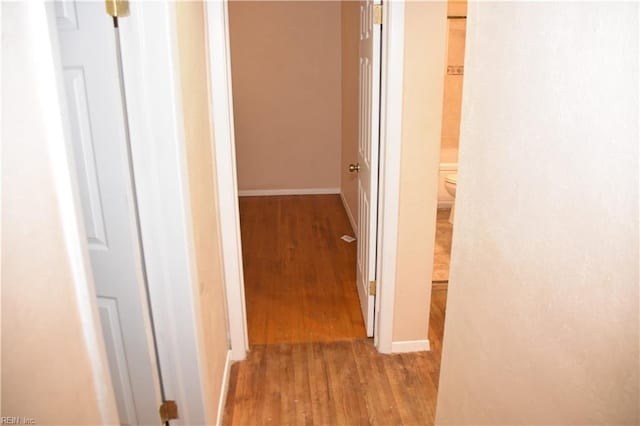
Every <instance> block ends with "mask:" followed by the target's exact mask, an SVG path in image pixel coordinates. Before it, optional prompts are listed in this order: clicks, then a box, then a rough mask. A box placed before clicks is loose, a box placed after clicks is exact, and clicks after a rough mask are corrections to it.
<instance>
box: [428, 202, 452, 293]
mask: <svg viewBox="0 0 640 426" xmlns="http://www.w3.org/2000/svg"><path fill="white" fill-rule="evenodd" d="M450 213H451V209H438V215H437V216H436V218H437V219H436V241H435V246H434V252H433V276H432V278H431V280H432V281H433V283H434V284H435V283H438V284H447V283H448V282H449V264H450V263H451V239H452V238H453V226H452V225H451V224H450V223H449V214H450Z"/></svg>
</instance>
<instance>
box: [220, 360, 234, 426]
mask: <svg viewBox="0 0 640 426" xmlns="http://www.w3.org/2000/svg"><path fill="white" fill-rule="evenodd" d="M232 362H233V361H232V360H231V351H228V352H227V359H226V361H225V362H224V372H223V373H222V383H220V398H219V399H218V415H217V416H216V425H217V426H220V425H221V424H222V418H223V417H224V406H225V404H226V402H227V393H228V392H229V376H230V375H231V363H232Z"/></svg>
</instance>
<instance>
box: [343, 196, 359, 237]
mask: <svg viewBox="0 0 640 426" xmlns="http://www.w3.org/2000/svg"><path fill="white" fill-rule="evenodd" d="M340 199H341V200H342V205H343V206H344V211H345V212H347V217H348V218H349V222H350V223H351V229H352V230H353V235H358V224H357V223H356V220H355V219H354V218H353V213H352V212H351V209H350V208H349V204H348V203H347V199H346V198H344V194H343V193H342V192H341V193H340Z"/></svg>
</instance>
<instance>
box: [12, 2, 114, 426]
mask: <svg viewBox="0 0 640 426" xmlns="http://www.w3.org/2000/svg"><path fill="white" fill-rule="evenodd" d="M44 16H45V15H44V5H43V4H40V5H37V4H36V5H27V4H24V3H22V4H18V3H14V4H3V5H2V92H3V93H2V348H1V351H2V389H3V390H4V392H3V393H2V400H1V406H2V412H1V415H2V416H21V417H22V416H27V417H31V418H33V419H35V421H36V422H37V424H65V425H87V424H101V423H102V421H101V418H102V417H101V413H100V408H99V404H100V403H101V404H102V405H103V406H105V407H110V408H109V409H108V410H107V411H108V412H105V413H103V414H105V415H106V418H110V419H112V420H113V419H117V411H116V406H115V400H114V398H113V394H112V393H108V394H102V395H99V392H98V391H97V389H100V388H102V389H109V390H110V386H111V385H110V380H109V376H108V371H107V369H106V367H104V368H103V369H102V370H103V371H102V373H103V376H102V378H101V380H100V383H98V380H99V378H98V377H95V378H94V377H93V373H92V371H93V369H92V366H91V361H90V356H91V354H92V353H93V351H94V350H95V348H93V349H91V348H89V344H88V343H87V341H86V340H85V336H84V335H83V331H82V324H81V317H83V315H82V314H81V311H82V310H84V309H86V306H85V307H82V306H80V305H81V304H82V305H85V304H90V303H91V300H89V299H87V297H90V296H87V297H84V298H83V297H82V296H81V295H78V294H76V291H75V290H74V288H75V287H74V276H73V275H72V270H71V259H70V255H69V253H68V251H67V245H66V243H65V237H64V235H63V223H62V218H61V211H60V202H61V201H60V199H59V197H60V194H59V193H58V189H57V188H56V186H55V180H54V179H55V178H54V172H53V160H52V157H51V156H50V152H49V149H50V147H51V146H54V145H55V146H58V147H61V146H63V145H64V136H63V134H62V131H61V127H56V126H60V125H61V118H60V115H59V111H57V110H56V108H55V106H56V105H57V98H56V97H55V95H52V92H51V91H46V92H45V91H44V90H43V89H44V88H45V87H47V88H48V89H52V88H53V87H54V86H53V85H51V84H48V85H46V86H45V84H43V83H45V78H49V79H51V80H49V82H50V83H53V81H54V80H52V79H53V73H54V68H53V62H52V59H51V56H48V53H49V52H50V44H49V38H48V35H45V33H44V32H43V31H42V30H43V28H46V21H45V20H44ZM38 29H40V31H38ZM76 279H77V277H76ZM93 308H94V309H95V301H93ZM94 315H97V312H94ZM95 320H96V321H97V316H96V317H95ZM93 325H94V326H95V327H99V326H98V325H97V322H96V323H95V324H93ZM86 326H87V327H91V324H86ZM98 352H99V351H98ZM102 355H103V356H104V357H105V358H106V355H105V354H104V352H103V353H102ZM93 356H94V357H95V356H96V355H95V353H93ZM103 361H106V359H103ZM98 397H100V398H101V399H102V401H98Z"/></svg>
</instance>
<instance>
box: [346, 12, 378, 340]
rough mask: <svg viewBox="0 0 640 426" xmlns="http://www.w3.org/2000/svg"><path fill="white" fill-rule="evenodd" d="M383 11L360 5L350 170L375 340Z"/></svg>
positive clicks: (360, 279)
mask: <svg viewBox="0 0 640 426" xmlns="http://www.w3.org/2000/svg"><path fill="white" fill-rule="evenodd" d="M381 7H382V6H381V5H380V4H375V3H374V1H373V0H362V1H360V68H359V73H360V94H359V106H358V109H359V116H358V163H357V164H354V165H351V167H350V170H352V171H355V172H357V173H358V236H357V237H358V254H357V258H358V266H357V286H358V297H359V298H360V307H361V308H362V315H363V317H364V323H365V326H366V329H367V335H368V336H373V323H374V307H375V286H376V282H375V280H376V276H375V274H376V241H377V238H376V236H377V228H378V220H377V219H378V163H379V142H380V58H381V51H380V40H381V32H382V26H381V24H380V23H381V16H382V15H381V13H382V9H381Z"/></svg>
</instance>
